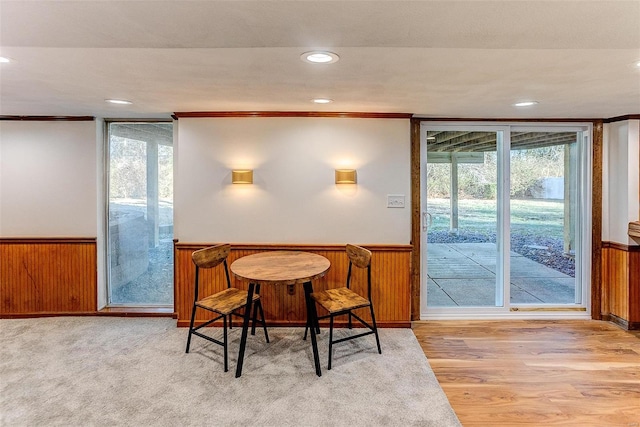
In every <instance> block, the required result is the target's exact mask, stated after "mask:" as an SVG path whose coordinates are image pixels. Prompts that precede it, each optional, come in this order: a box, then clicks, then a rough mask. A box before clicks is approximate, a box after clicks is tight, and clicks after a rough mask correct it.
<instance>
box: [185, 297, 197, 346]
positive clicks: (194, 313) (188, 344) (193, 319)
mask: <svg viewBox="0 0 640 427" xmlns="http://www.w3.org/2000/svg"><path fill="white" fill-rule="evenodd" d="M195 319H196V305H195V304H193V310H191V323H189V336H188V337H187V350H186V351H185V353H189V347H190V346H191V333H192V332H193V322H194V321H195Z"/></svg>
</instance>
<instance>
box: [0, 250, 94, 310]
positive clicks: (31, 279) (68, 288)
mask: <svg viewBox="0 0 640 427" xmlns="http://www.w3.org/2000/svg"><path fill="white" fill-rule="evenodd" d="M96 250H97V249H96V239H95V238H1V239H0V317H3V318H7V317H27V316H43V315H64V314H86V313H95V312H96V309H97V280H98V275H97V252H96Z"/></svg>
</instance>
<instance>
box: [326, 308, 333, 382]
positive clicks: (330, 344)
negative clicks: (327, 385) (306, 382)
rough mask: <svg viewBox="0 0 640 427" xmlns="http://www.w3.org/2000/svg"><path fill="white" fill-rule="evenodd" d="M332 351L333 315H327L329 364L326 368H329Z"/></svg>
mask: <svg viewBox="0 0 640 427" xmlns="http://www.w3.org/2000/svg"><path fill="white" fill-rule="evenodd" d="M332 352H333V315H329V364H328V368H327V370H329V371H330V370H331V353H332Z"/></svg>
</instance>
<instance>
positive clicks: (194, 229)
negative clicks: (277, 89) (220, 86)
mask: <svg viewBox="0 0 640 427" xmlns="http://www.w3.org/2000/svg"><path fill="white" fill-rule="evenodd" d="M176 153H177V155H176V159H177V160H176V162H177V164H176V168H175V171H174V173H175V200H174V203H175V206H174V208H175V210H174V213H175V218H174V227H175V228H174V230H175V234H174V235H175V237H176V238H177V239H179V240H180V241H181V242H231V243H335V244H343V243H346V242H352V243H361V244H408V243H409V242H410V239H411V237H410V234H411V210H410V188H411V184H410V170H411V167H410V124H409V120H407V119H356V118H292V117H283V118H265V117H258V118H208V119H206V118H194V119H180V120H179V122H178V143H177V150H176ZM236 168H237V169H240V168H249V169H253V170H254V184H253V185H239V184H235V185H233V184H231V170H232V169H236ZM337 168H354V169H357V174H358V184H357V185H355V186H354V185H336V184H335V183H334V170H335V169H337ZM387 194H404V195H405V208H387V207H386V201H387Z"/></svg>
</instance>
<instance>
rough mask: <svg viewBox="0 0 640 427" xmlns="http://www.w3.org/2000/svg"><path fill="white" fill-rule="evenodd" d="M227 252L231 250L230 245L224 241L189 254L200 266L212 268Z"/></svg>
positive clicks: (224, 258) (225, 257) (226, 255)
mask: <svg viewBox="0 0 640 427" xmlns="http://www.w3.org/2000/svg"><path fill="white" fill-rule="evenodd" d="M229 252H231V245H229V244H228V243H225V244H221V245H215V246H209V247H208V248H204V249H200V250H197V251H195V252H194V253H192V254H191V259H192V260H193V263H194V264H195V265H196V266H198V267H200V268H213V267H215V266H217V265H218V264H220V263H221V262H223V261H225V260H226V259H227V257H228V256H229Z"/></svg>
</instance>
